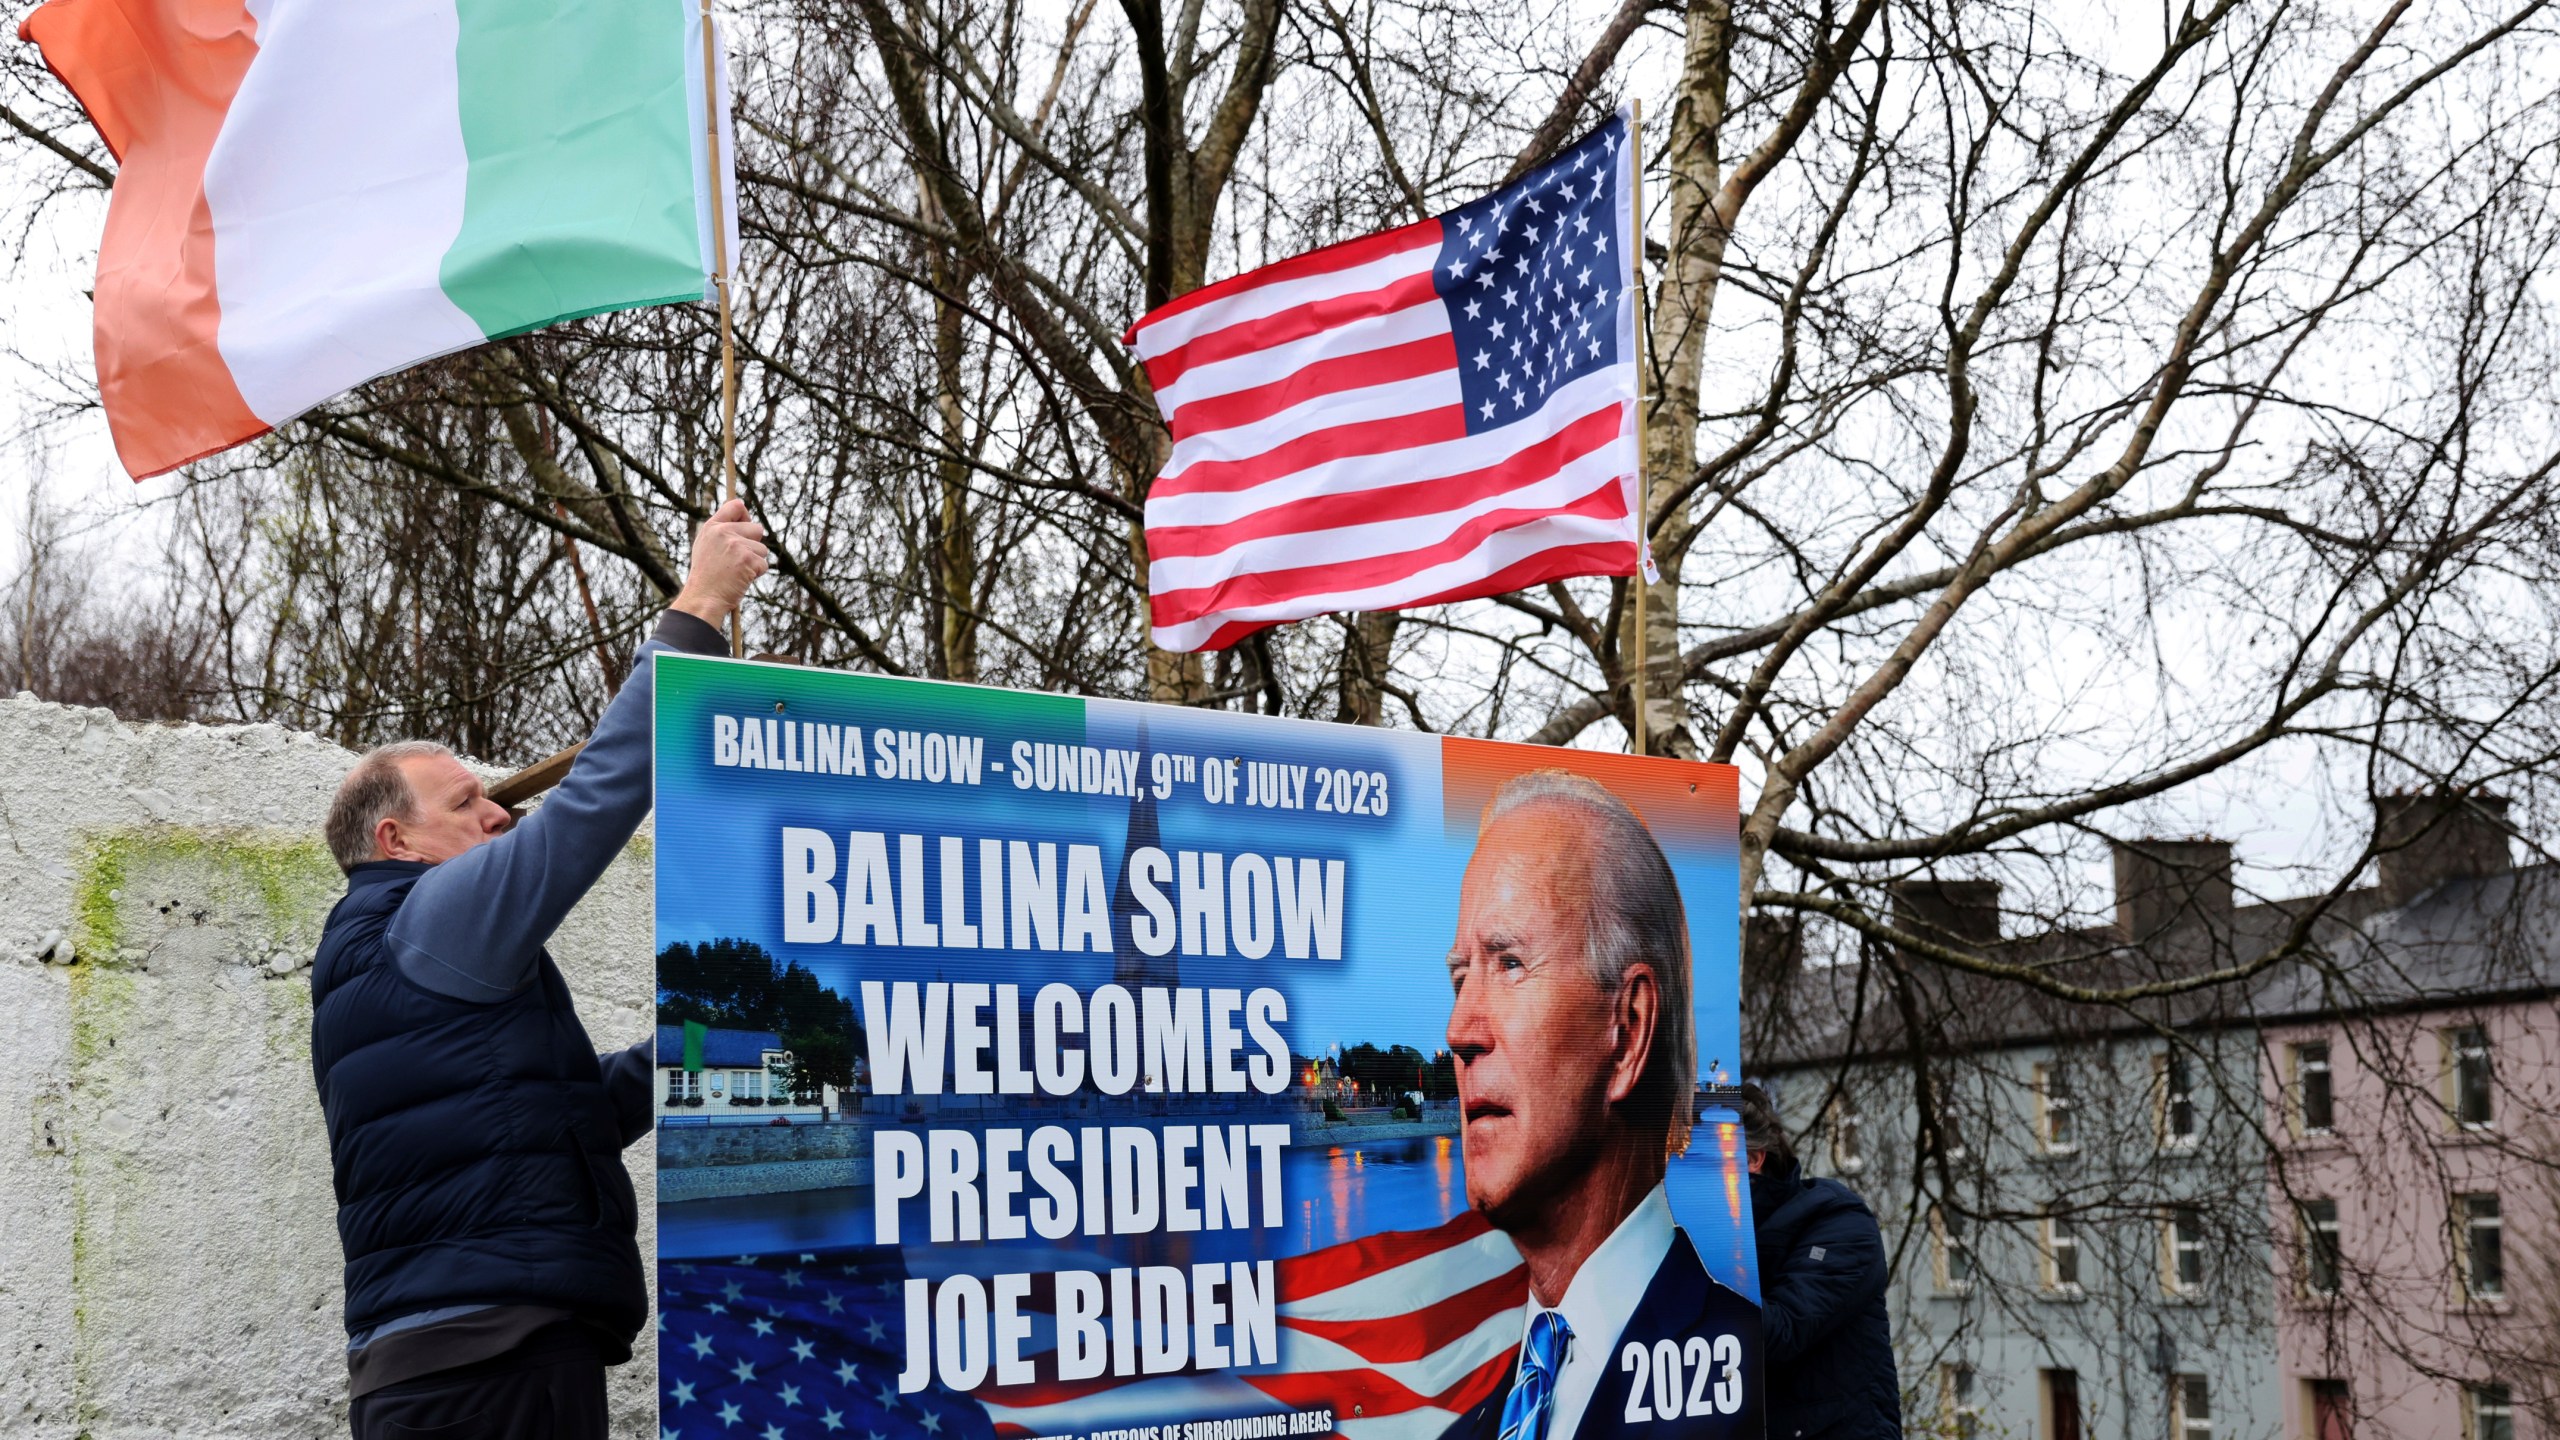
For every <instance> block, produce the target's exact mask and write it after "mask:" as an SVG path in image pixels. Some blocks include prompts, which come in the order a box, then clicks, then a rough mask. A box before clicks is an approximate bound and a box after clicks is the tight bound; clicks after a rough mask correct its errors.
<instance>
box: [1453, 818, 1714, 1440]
mask: <svg viewBox="0 0 2560 1440" xmlns="http://www.w3.org/2000/svg"><path fill="white" fill-rule="evenodd" d="M1448 966H1449V983H1450V987H1451V990H1452V995H1451V1002H1450V1010H1449V1029H1448V1046H1449V1051H1450V1053H1451V1055H1452V1056H1454V1057H1455V1059H1456V1062H1457V1072H1458V1101H1459V1105H1460V1107H1461V1110H1462V1113H1463V1130H1462V1132H1461V1133H1462V1135H1463V1145H1464V1154H1465V1161H1466V1164H1465V1169H1466V1184H1467V1201H1468V1203H1469V1204H1470V1205H1472V1206H1473V1207H1474V1208H1476V1209H1477V1210H1479V1211H1482V1212H1483V1213H1484V1215H1485V1217H1486V1218H1487V1219H1488V1220H1490V1221H1491V1222H1492V1223H1493V1224H1494V1226H1495V1227H1496V1228H1498V1229H1500V1230H1501V1231H1503V1232H1504V1233H1505V1234H1507V1235H1508V1236H1509V1237H1510V1238H1511V1241H1512V1243H1513V1244H1514V1245H1515V1246H1516V1247H1518V1249H1519V1251H1520V1254H1521V1258H1522V1259H1523V1260H1524V1261H1525V1262H1526V1264H1527V1267H1528V1272H1529V1305H1528V1309H1527V1316H1526V1319H1525V1321H1524V1324H1523V1326H1522V1333H1521V1344H1520V1352H1519V1359H1518V1361H1517V1363H1516V1364H1515V1365H1514V1367H1513V1369H1512V1372H1511V1376H1510V1381H1509V1383H1508V1385H1507V1386H1506V1387H1505V1388H1504V1389H1503V1391H1502V1392H1500V1393H1499V1394H1496V1395H1495V1396H1494V1397H1492V1398H1491V1399H1489V1400H1487V1401H1485V1402H1484V1403H1483V1404H1481V1405H1479V1406H1477V1407H1476V1408H1475V1409H1473V1410H1471V1411H1469V1412H1468V1413H1466V1414H1465V1415H1463V1416H1461V1417H1460V1418H1459V1419H1458V1421H1457V1422H1456V1423H1455V1424H1453V1425H1452V1426H1451V1427H1450V1429H1449V1431H1448V1435H1449V1436H1450V1437H1451V1440H1568V1437H1576V1436H1580V1437H1596V1436H1612V1435H1617V1434H1620V1433H1638V1432H1641V1433H1643V1434H1646V1435H1654V1436H1661V1437H1663V1440H1672V1437H1682V1440H1685V1437H1690V1436H1725V1435H1737V1436H1738V1435H1752V1436H1756V1435H1758V1434H1759V1433H1760V1414H1759V1411H1760V1406H1759V1396H1758V1393H1757V1392H1758V1389H1759V1385H1758V1379H1759V1366H1758V1363H1757V1358H1758V1357H1757V1351H1758V1338H1759V1315H1758V1311H1757V1309H1756V1308H1755V1307H1754V1306H1753V1305H1752V1304H1751V1303H1750V1302H1749V1301H1747V1300H1745V1299H1744V1298H1742V1297H1741V1296H1740V1295H1738V1294H1736V1293H1735V1292H1733V1291H1732V1290H1730V1289H1728V1288H1726V1287H1725V1286H1723V1285H1722V1284H1719V1283H1717V1282H1716V1281H1715V1280H1714V1279H1713V1278H1712V1277H1711V1276H1709V1275H1708V1273H1707V1270H1706V1266H1705V1265H1704V1264H1703V1263H1702V1262H1701V1261H1700V1260H1699V1258H1698V1251H1697V1249H1696V1247H1695V1246H1693V1245H1692V1244H1691V1243H1690V1241H1689V1237H1688V1236H1687V1235H1686V1234H1685V1233H1683V1232H1682V1230H1681V1229H1680V1227H1679V1226H1678V1225H1676V1224H1675V1223H1673V1220H1672V1215H1671V1205H1670V1201H1669V1199H1668V1197H1667V1195H1666V1192H1665V1187H1664V1183H1663V1180H1664V1175H1665V1173H1666V1171H1667V1169H1668V1165H1669V1161H1670V1158H1671V1157H1672V1156H1673V1155H1675V1154H1678V1153H1680V1152H1681V1151H1683V1150H1685V1148H1686V1147H1687V1143H1688V1138H1689V1133H1690V1130H1691V1128H1692V1126H1693V1124H1694V1123H1695V1117H1696V1113H1697V1080H1696V1073H1697V1027H1696V1023H1695V1018H1694V1010H1693V1001H1692V998H1691V992H1690V982H1691V975H1690V962H1689V924H1688V916H1687V912H1686V910H1685V909H1684V907H1683V906H1682V904H1681V899H1680V887H1679V883H1678V881H1677V879H1676V878H1675V877H1674V875H1673V873H1672V870H1671V866H1670V863H1669V862H1668V861H1667V860H1666V859H1665V858H1664V857H1663V853H1662V847H1661V846H1660V845H1659V844H1658V843H1656V842H1655V840H1654V837H1653V834H1652V832H1651V831H1650V830H1648V829H1647V828H1646V826H1645V823H1644V821H1643V819H1642V818H1641V817H1639V816H1638V815H1637V814H1636V813H1635V811H1634V810H1632V809H1630V808H1629V807H1628V806H1627V804H1626V802H1624V801H1623V800H1621V799H1619V798H1618V797H1617V796H1616V795H1615V794H1613V793H1611V792H1610V791H1609V790H1608V789H1607V788H1606V787H1605V786H1602V785H1601V784H1599V783H1598V782H1596V781H1593V780H1590V779H1587V778H1585V777H1583V776H1580V775H1576V774H1573V773H1570V772H1568V771H1564V770H1538V771H1531V772H1528V773H1526V774H1522V775H1519V776H1516V777H1514V778H1513V779H1511V780H1510V781H1508V782H1506V783H1505V784H1504V785H1503V786H1502V787H1501V788H1500V789H1499V790H1498V791H1496V792H1495V794H1494V797H1493V799H1492V801H1491V802H1490V803H1489V804H1487V805H1486V807H1485V812H1484V818H1483V824H1482V826H1481V829H1480V831H1479V834H1478V838H1477V842H1476V850H1475V854H1474V856H1473V858H1472V859H1471V860H1470V861H1469V862H1468V865H1467V870H1466V878H1465V880H1464V882H1463V885H1462V887H1461V889H1460V893H1459V902H1458V925H1457V935H1456V937H1455V940H1454V943H1452V944H1451V946H1450V947H1449V954H1448ZM1639 1352H1641V1353H1639ZM1665 1361H1668V1362H1670V1371H1671V1373H1668V1374H1666V1373H1665V1366H1664V1364H1663V1363H1661V1362H1665ZM1701 1366H1704V1367H1706V1372H1707V1373H1706V1375H1705V1378H1703V1379H1701V1378H1700V1375H1699V1369H1700V1367H1701Z"/></svg>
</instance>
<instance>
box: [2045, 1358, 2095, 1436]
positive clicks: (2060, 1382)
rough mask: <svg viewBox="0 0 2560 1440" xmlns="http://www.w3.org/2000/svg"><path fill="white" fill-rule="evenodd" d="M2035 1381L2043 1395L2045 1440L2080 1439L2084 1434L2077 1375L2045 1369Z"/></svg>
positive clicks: (2078, 1376) (2067, 1371) (2078, 1374)
mask: <svg viewBox="0 0 2560 1440" xmlns="http://www.w3.org/2000/svg"><path fill="white" fill-rule="evenodd" d="M2036 1378H2037V1380H2038V1382H2039V1383H2038V1387H2037V1388H2039V1389H2041V1390H2042V1391H2043V1392H2044V1397H2043V1398H2044V1434H2045V1440H2083V1437H2084V1436H2086V1435H2087V1433H2088V1432H2087V1431H2086V1430H2084V1429H2082V1428H2081V1414H2080V1373H2079V1372H2078V1371H2076V1370H2047V1371H2044V1372H2043V1373H2042V1374H2040V1375H2038V1376H2037V1377H2036Z"/></svg>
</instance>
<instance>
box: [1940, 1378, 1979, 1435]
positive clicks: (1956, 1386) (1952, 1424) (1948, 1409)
mask: <svg viewBox="0 0 2560 1440" xmlns="http://www.w3.org/2000/svg"><path fill="white" fill-rule="evenodd" d="M1938 1433H1939V1434H1941V1435H1945V1436H1950V1437H1953V1440H1974V1437H1975V1436H1977V1435H1979V1434H1981V1433H1982V1396H1981V1393H1980V1391H1979V1390H1978V1389H1977V1388H1976V1385H1975V1381H1974V1374H1973V1367H1972V1366H1970V1365H1941V1366H1939V1367H1938Z"/></svg>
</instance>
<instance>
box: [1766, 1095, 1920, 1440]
mask: <svg viewBox="0 0 2560 1440" xmlns="http://www.w3.org/2000/svg"><path fill="white" fill-rule="evenodd" d="M1740 1108H1741V1112H1742V1143H1743V1147H1744V1148H1745V1149H1746V1150H1747V1151H1748V1152H1749V1153H1750V1156H1751V1215H1752V1223H1753V1226H1754V1228H1755V1229H1756V1230H1757V1231H1758V1237H1757V1238H1758V1240H1759V1251H1760V1335H1761V1343H1762V1344H1764V1345H1766V1346H1767V1347H1768V1348H1767V1350H1766V1352H1765V1353H1766V1356H1767V1359H1768V1365H1769V1376H1768V1380H1767V1381H1766V1382H1765V1383H1766V1387H1767V1390H1768V1397H1769V1435H1770V1437H1771V1440H1900V1437H1901V1435H1902V1395H1901V1382H1900V1381H1899V1379H1898V1378H1897V1377H1896V1374H1895V1371H1894V1365H1893V1335H1892V1328H1891V1325H1890V1323H1889V1322H1888V1321H1887V1320H1886V1318H1885V1308H1884V1290H1885V1254H1884V1235H1883V1232H1881V1231H1880V1230H1878V1229H1877V1228H1876V1217H1875V1215H1874V1213H1873V1212H1872V1211H1870V1210H1868V1209H1867V1202H1865V1201H1864V1200H1861V1199H1859V1198H1858V1192H1856V1191H1854V1190H1852V1189H1850V1188H1849V1187H1848V1186H1846V1185H1843V1184H1841V1183H1840V1182H1839V1181H1837V1180H1813V1179H1808V1178H1806V1176H1805V1173H1804V1169H1803V1167H1802V1166H1800V1165H1798V1164H1797V1163H1796V1153H1795V1146H1794V1145H1793V1144H1792V1143H1790V1142H1789V1141H1788V1139H1787V1132H1786V1128H1785V1127H1784V1126H1783V1125H1781V1124H1779V1123H1778V1114H1777V1111H1776V1110H1775V1109H1774V1108H1772V1107H1771V1106H1770V1104H1769V1097H1768V1095H1767V1094H1766V1093H1764V1092H1763V1091H1762V1090H1761V1089H1760V1087H1759V1086H1757V1085H1745V1086H1743V1087H1742V1104H1741V1107H1740Z"/></svg>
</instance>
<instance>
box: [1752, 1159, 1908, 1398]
mask: <svg viewBox="0 0 2560 1440" xmlns="http://www.w3.org/2000/svg"><path fill="white" fill-rule="evenodd" d="M1814 1183H1815V1184H1817V1185H1821V1186H1823V1187H1824V1188H1825V1189H1827V1190H1831V1191H1834V1192H1836V1193H1835V1194H1832V1195H1827V1196H1825V1197H1824V1198H1825V1199H1826V1200H1828V1201H1830V1202H1831V1203H1829V1204H1826V1205H1825V1206H1824V1207H1823V1209H1822V1213H1821V1214H1819V1215H1817V1216H1816V1217H1814V1219H1813V1220H1812V1222H1811V1223H1809V1224H1807V1225H1806V1226H1805V1227H1804V1229H1803V1230H1801V1231H1799V1232H1797V1234H1796V1237H1795V1243H1794V1244H1793V1245H1792V1246H1791V1247H1790V1248H1789V1249H1788V1251H1787V1253H1786V1255H1785V1256H1784V1257H1782V1258H1781V1259H1780V1260H1779V1263H1778V1264H1777V1266H1776V1267H1774V1270H1773V1272H1772V1273H1769V1274H1764V1275H1762V1276H1761V1277H1760V1335H1761V1344H1762V1346H1763V1347H1764V1348H1763V1352H1762V1353H1763V1355H1764V1357H1765V1361H1766V1363H1769V1364H1773V1365H1783V1364H1785V1363H1786V1362H1788V1361H1790V1360H1793V1359H1795V1358H1796V1357H1797V1356H1799V1355H1802V1354H1803V1353H1804V1352H1805V1351H1806V1350H1808V1349H1811V1348H1812V1347H1813V1346H1815V1345H1817V1344H1820V1343H1821V1342H1822V1340H1823V1339H1824V1338H1825V1337H1827V1336H1829V1335H1831V1334H1832V1333H1833V1332H1834V1331H1836V1330H1838V1329H1839V1328H1840V1327H1841V1326H1843V1325H1845V1324H1847V1323H1848V1322H1849V1321H1850V1320H1851V1319H1853V1318H1854V1317H1856V1316H1857V1315H1858V1314H1859V1313H1860V1312H1861V1311H1862V1310H1864V1309H1865V1308H1866V1307H1867V1306H1869V1305H1871V1304H1873V1303H1875V1301H1876V1300H1877V1298H1878V1297H1880V1296H1882V1295H1883V1294H1884V1290H1885V1278H1886V1277H1885V1254H1884V1236H1883V1235H1882V1234H1881V1233H1879V1232H1878V1230H1877V1229H1876V1218H1875V1216H1874V1214H1873V1213H1872V1212H1870V1211H1869V1210H1868V1209H1867V1206H1866V1202H1865V1201H1863V1200H1860V1199H1859V1198H1858V1197H1857V1196H1856V1194H1855V1193H1853V1192H1852V1191H1850V1190H1849V1189H1848V1187H1846V1186H1843V1185H1838V1184H1837V1183H1835V1182H1827V1181H1816V1182H1814Z"/></svg>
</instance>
